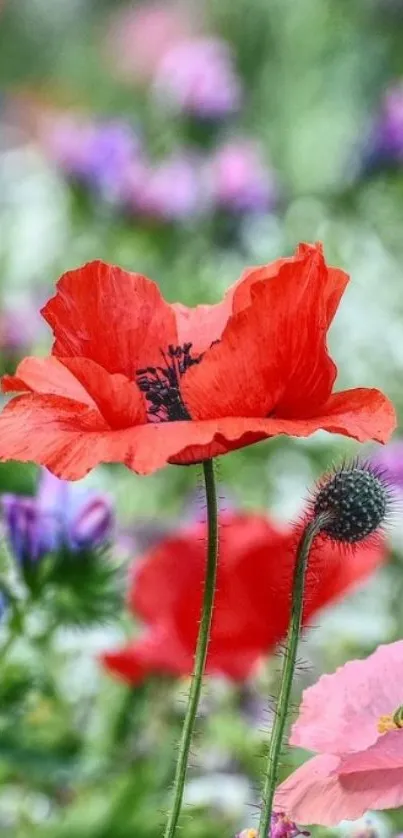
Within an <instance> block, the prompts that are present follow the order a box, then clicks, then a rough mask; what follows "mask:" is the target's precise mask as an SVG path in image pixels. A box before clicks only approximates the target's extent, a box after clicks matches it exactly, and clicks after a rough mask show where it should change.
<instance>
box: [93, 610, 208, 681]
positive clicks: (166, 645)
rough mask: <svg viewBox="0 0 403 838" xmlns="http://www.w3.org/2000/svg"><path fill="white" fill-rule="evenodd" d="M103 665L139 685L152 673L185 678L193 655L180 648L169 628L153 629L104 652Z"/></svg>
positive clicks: (161, 626)
mask: <svg viewBox="0 0 403 838" xmlns="http://www.w3.org/2000/svg"><path fill="white" fill-rule="evenodd" d="M101 660H102V663H103V664H104V665H105V666H106V667H107V668H108V669H109V670H110V671H111V672H114V673H115V674H116V675H119V676H120V677H121V678H123V680H125V681H128V682H129V683H131V684H133V683H138V682H139V681H142V680H143V678H144V677H145V676H146V675H148V674H150V673H152V672H165V673H166V674H168V675H177V676H178V675H179V676H180V675H187V674H188V672H191V671H192V669H193V657H192V655H191V654H190V653H189V652H188V651H187V650H186V649H184V648H183V647H182V645H181V644H180V642H179V640H178V639H177V638H176V636H175V633H174V631H173V630H172V628H171V627H165V626H163V625H160V626H155V627H154V626H153V628H152V630H151V631H147V632H146V633H145V634H143V635H142V636H141V637H139V638H138V639H137V640H135V641H134V642H133V643H129V644H128V645H127V646H124V647H123V648H122V649H117V650H115V651H111V652H106V653H104V654H103V655H102V657H101Z"/></svg>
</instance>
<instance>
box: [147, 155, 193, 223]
mask: <svg viewBox="0 0 403 838" xmlns="http://www.w3.org/2000/svg"><path fill="white" fill-rule="evenodd" d="M131 206H132V209H134V210H135V212H137V213H138V214H139V215H144V216H147V217H149V218H154V219H159V220H163V221H182V220H185V219H186V218H189V217H190V216H193V215H195V214H196V213H198V212H199V211H201V209H202V208H204V199H203V190H202V176H201V169H200V166H199V163H198V160H197V158H195V157H193V156H192V155H190V154H186V153H183V154H181V153H178V152H177V153H175V154H173V155H172V156H171V157H168V158H166V159H165V160H163V161H161V162H160V163H156V164H154V165H150V166H149V167H148V169H146V170H145V171H144V176H143V179H142V181H141V180H140V181H139V180H138V181H137V183H136V185H135V188H134V189H133V193H132V196H131Z"/></svg>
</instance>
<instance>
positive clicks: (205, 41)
mask: <svg viewBox="0 0 403 838" xmlns="http://www.w3.org/2000/svg"><path fill="white" fill-rule="evenodd" d="M154 91H155V94H156V96H157V97H158V98H159V99H160V100H161V101H163V102H164V103H166V102H168V103H170V104H171V105H172V107H173V108H176V109H178V110H179V111H183V112H186V113H189V114H192V115H193V116H197V117H200V118H202V119H222V118H223V117H226V116H228V115H229V114H232V113H234V112H235V111H237V110H238V109H239V107H240V104H241V83H240V80H239V78H238V75H237V73H236V71H235V68H234V65H233V60H232V55H231V52H230V48H229V46H228V44H226V43H225V42H224V41H221V40H220V39H219V38H192V39H189V40H186V41H182V42H180V43H178V44H175V45H174V46H173V47H172V48H171V49H170V50H168V51H167V52H165V53H164V54H163V56H162V58H161V61H160V64H159V66H158V68H157V71H156V74H155V79H154Z"/></svg>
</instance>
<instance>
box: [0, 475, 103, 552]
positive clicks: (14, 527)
mask: <svg viewBox="0 0 403 838" xmlns="http://www.w3.org/2000/svg"><path fill="white" fill-rule="evenodd" d="M1 502H2V511H3V518H4V523H5V527H6V532H7V535H8V538H9V542H10V546H11V550H12V552H13V554H14V556H15V558H16V559H17V560H18V561H19V562H20V563H21V564H29V563H31V562H36V561H38V560H40V559H41V558H43V556H45V555H46V553H50V552H54V551H57V550H60V549H61V548H63V547H64V548H67V549H68V550H70V551H71V552H73V553H77V552H79V551H80V550H83V549H93V548H96V547H98V546H101V545H102V544H103V543H105V541H107V540H108V538H109V537H110V535H111V532H112V527H113V512H112V507H111V503H110V501H109V499H108V497H107V496H106V495H104V494H101V493H97V492H95V491H94V490H93V489H90V488H88V486H87V485H86V486H83V485H82V483H68V482H67V481H64V480H59V479H58V478H57V477H54V475H52V474H51V473H50V472H48V471H46V469H42V470H41V476H40V481H39V488H38V492H37V494H36V496H35V497H23V496H21V495H12V494H6V495H3V497H2V499H1Z"/></svg>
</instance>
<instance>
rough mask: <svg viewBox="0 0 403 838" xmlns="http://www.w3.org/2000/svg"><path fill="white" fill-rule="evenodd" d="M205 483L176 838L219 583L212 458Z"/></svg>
mask: <svg viewBox="0 0 403 838" xmlns="http://www.w3.org/2000/svg"><path fill="white" fill-rule="evenodd" d="M203 472H204V483H205V487H206V499H207V528H208V536H207V565H206V577H205V583H204V593H203V606H202V614H201V621H200V628H199V635H198V638H197V644H196V653H195V663H194V669H193V676H192V683H191V687H190V692H189V700H188V706H187V709H186V716H185V721H184V724H183V730H182V737H181V742H180V745H179V756H178V762H177V765H176V771H175V780H174V790H173V800H172V806H171V810H170V812H169V815H168V822H167V826H166V830H165V836H164V838H173V836H174V835H175V831H176V827H177V824H178V820H179V815H180V812H181V808H182V801H183V792H184V787H185V780H186V772H187V767H188V760H189V751H190V745H191V741H192V736H193V730H194V726H195V721H196V716H197V708H198V705H199V701H200V693H201V688H202V682H203V674H204V668H205V665H206V658H207V648H208V642H209V637H210V627H211V619H212V615H213V605H214V593H215V587H216V577H217V564H218V509H217V491H216V484H215V477H214V465H213V461H212V460H205V461H204V462H203Z"/></svg>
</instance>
